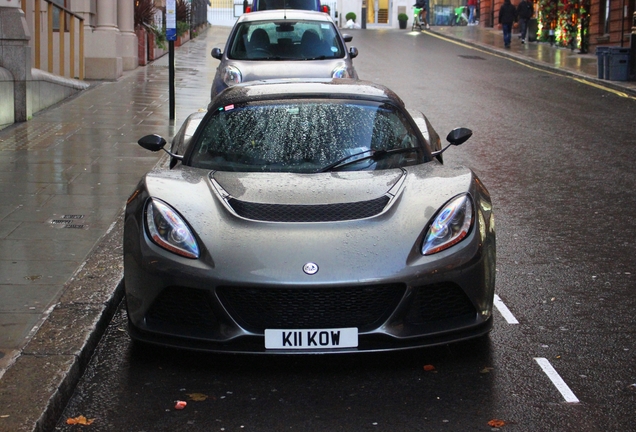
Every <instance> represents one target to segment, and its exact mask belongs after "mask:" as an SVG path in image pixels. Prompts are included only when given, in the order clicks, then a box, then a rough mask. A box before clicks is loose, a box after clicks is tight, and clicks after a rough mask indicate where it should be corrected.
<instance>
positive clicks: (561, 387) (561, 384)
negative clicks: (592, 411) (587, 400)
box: [534, 357, 580, 403]
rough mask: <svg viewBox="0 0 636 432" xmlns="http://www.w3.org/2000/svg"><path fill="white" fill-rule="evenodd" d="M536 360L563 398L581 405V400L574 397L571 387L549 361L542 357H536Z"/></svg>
mask: <svg viewBox="0 0 636 432" xmlns="http://www.w3.org/2000/svg"><path fill="white" fill-rule="evenodd" d="M534 360H535V361H536V362H537V363H538V364H539V366H541V369H543V372H544V373H545V374H546V375H547V376H548V378H550V381H552V384H554V386H555V387H556V389H557V390H558V391H559V393H561V395H562V396H563V398H564V399H565V401H566V402H568V403H579V402H580V401H579V399H578V398H577V397H576V396H575V395H574V393H573V392H572V390H570V387H568V385H567V384H566V383H565V381H563V379H562V378H561V376H560V375H559V374H558V372H557V371H556V370H555V369H554V368H553V367H552V365H551V364H550V362H549V361H548V359H545V358H542V357H535V358H534Z"/></svg>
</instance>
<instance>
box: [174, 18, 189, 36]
mask: <svg viewBox="0 0 636 432" xmlns="http://www.w3.org/2000/svg"><path fill="white" fill-rule="evenodd" d="M188 30H190V24H188V23H187V22H183V21H177V36H179V37H180V36H183V35H184V34H185V33H186V32H187V31H188Z"/></svg>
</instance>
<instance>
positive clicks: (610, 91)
mask: <svg viewBox="0 0 636 432" xmlns="http://www.w3.org/2000/svg"><path fill="white" fill-rule="evenodd" d="M426 34H427V35H430V36H433V37H436V38H438V39H442V40H444V41H446V42H451V43H454V44H455V45H459V46H462V47H464V48H469V49H472V50H474V51H479V52H482V53H484V54H490V55H491V56H494V57H499V58H501V59H505V60H509V61H511V62H514V63H517V64H519V65H521V66H525V67H527V68H529V69H534V70H536V71H540V72H544V73H548V74H551V75H557V76H561V77H565V78H570V79H573V80H574V81H577V82H579V83H581V84H586V85H589V86H590V87H594V88H597V89H599V90H603V91H606V92H609V93H613V94H615V95H616V96H620V97H623V98H626V99H632V100H636V97H634V96H631V95H629V94H627V93H624V92H622V91H618V90H614V89H612V88H609V87H605V86H604V85H601V84H596V83H593V82H591V81H588V80H586V79H584V78H578V77H573V76H570V75H564V74H563V73H558V72H553V71H549V70H546V69H543V68H540V67H537V66H532V65H529V64H528V63H524V62H522V61H520V60H515V59H513V58H511V57H508V56H504V55H501V54H496V53H494V52H492V51H488V50H486V49H483V48H477V47H476V46H474V45H468V44H466V43H465V42H461V41H457V40H454V39H449V38H448V37H444V36H440V35H438V34H435V33H431V32H426ZM564 71H565V69H564ZM565 72H567V71H565Z"/></svg>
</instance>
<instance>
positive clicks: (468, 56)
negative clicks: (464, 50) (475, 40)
mask: <svg viewBox="0 0 636 432" xmlns="http://www.w3.org/2000/svg"><path fill="white" fill-rule="evenodd" d="M458 57H461V58H464V59H466V60H486V59H485V58H483V57H479V56H475V55H458Z"/></svg>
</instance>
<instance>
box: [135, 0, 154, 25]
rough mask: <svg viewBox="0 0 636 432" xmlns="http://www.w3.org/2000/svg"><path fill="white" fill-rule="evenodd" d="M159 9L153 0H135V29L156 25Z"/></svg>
mask: <svg viewBox="0 0 636 432" xmlns="http://www.w3.org/2000/svg"><path fill="white" fill-rule="evenodd" d="M156 13H157V8H156V7H155V3H154V1H153V0H135V8H134V14H135V28H142V27H148V26H152V25H154V22H155V14H156Z"/></svg>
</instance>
